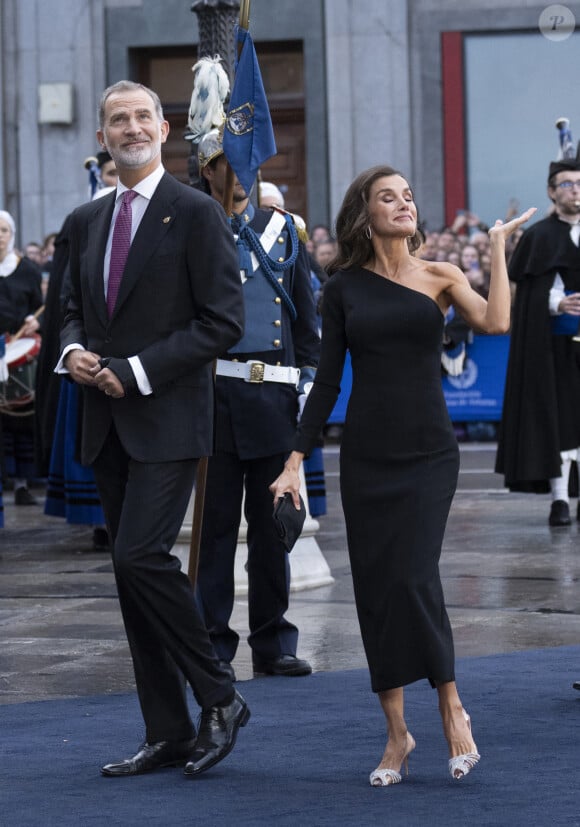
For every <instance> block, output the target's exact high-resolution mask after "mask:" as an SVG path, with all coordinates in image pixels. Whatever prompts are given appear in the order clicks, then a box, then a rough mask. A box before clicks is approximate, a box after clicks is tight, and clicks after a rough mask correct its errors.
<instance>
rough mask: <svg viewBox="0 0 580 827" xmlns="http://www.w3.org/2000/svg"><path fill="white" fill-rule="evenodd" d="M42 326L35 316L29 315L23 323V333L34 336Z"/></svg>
mask: <svg viewBox="0 0 580 827" xmlns="http://www.w3.org/2000/svg"><path fill="white" fill-rule="evenodd" d="M39 327H40V322H39V321H38V319H36V318H35V317H34V316H27V317H26V318H25V319H24V324H23V325H22V335H23V336H34V334H35V333H36V331H37V330H38V329H39Z"/></svg>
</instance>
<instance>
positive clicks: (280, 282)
mask: <svg viewBox="0 0 580 827" xmlns="http://www.w3.org/2000/svg"><path fill="white" fill-rule="evenodd" d="M283 282H284V278H283V277H282V276H280V278H279V279H278V284H282V283H283Z"/></svg>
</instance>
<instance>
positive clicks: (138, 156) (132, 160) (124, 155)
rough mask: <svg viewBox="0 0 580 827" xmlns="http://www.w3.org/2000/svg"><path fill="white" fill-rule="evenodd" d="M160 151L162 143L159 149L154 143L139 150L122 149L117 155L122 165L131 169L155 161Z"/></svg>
mask: <svg viewBox="0 0 580 827" xmlns="http://www.w3.org/2000/svg"><path fill="white" fill-rule="evenodd" d="M160 152H161V144H159V146H158V147H157V151H155V149H154V148H153V145H152V144H149V145H148V146H146V147H143V148H142V149H140V150H139V151H138V152H131V151H130V150H125V149H123V150H120V151H119V152H118V153H117V156H118V159H119V161H120V162H121V165H122V166H124V167H128V168H130V169H138V168H139V167H144V166H145V165H146V164H149V163H150V162H151V161H153V160H154V159H155V158H156V157H157V156H158V155H159V153H160ZM113 160H114V159H113Z"/></svg>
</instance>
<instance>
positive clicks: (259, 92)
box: [223, 26, 276, 193]
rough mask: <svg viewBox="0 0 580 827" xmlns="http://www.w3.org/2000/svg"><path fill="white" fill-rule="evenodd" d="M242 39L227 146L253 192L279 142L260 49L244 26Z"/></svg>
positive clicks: (230, 159) (242, 179)
mask: <svg viewBox="0 0 580 827" xmlns="http://www.w3.org/2000/svg"><path fill="white" fill-rule="evenodd" d="M238 42H239V43H240V44H242V50H241V54H240V56H239V59H238V61H237V64H236V67H235V76H234V84H233V88H232V93H231V96H230V103H229V107H228V112H227V116H226V124H225V129H224V137H223V147H224V153H225V156H226V158H227V159H228V162H229V164H230V166H231V168H232V169H233V171H234V172H235V174H236V176H237V178H238V181H239V182H240V184H241V185H242V187H243V188H244V190H245V191H246V193H249V192H250V190H251V189H252V186H253V184H254V181H255V180H256V175H257V174H258V169H259V168H260V166H261V165H262V164H263V163H264V161H267V160H268V158H271V157H272V155H275V154H276V142H275V140H274V130H273V129H272V119H271V118H270V109H269V108H268V101H267V100H266V93H265V91H264V84H263V83H262V76H261V74H260V67H259V65H258V58H257V57H256V50H255V49H254V44H253V42H252V38H251V37H250V33H249V32H248V31H247V29H243V28H242V27H241V26H240V27H239V28H238Z"/></svg>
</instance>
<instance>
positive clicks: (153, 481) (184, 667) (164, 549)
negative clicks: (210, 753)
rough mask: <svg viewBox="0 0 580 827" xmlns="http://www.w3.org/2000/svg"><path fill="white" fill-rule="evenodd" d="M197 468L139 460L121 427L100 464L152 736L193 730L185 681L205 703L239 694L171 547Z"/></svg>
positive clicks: (98, 476)
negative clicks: (126, 446) (221, 663)
mask: <svg viewBox="0 0 580 827" xmlns="http://www.w3.org/2000/svg"><path fill="white" fill-rule="evenodd" d="M113 404H115V403H113ZM196 468H197V460H194V459H188V460H180V461H176V462H155V463H143V462H137V461H135V460H134V459H132V458H131V457H130V456H128V455H127V453H126V452H125V450H124V449H123V446H122V444H121V442H120V440H119V438H118V436H117V433H116V431H115V429H114V426H113V427H112V428H111V431H110V432H109V435H108V437H107V439H106V441H105V444H104V446H103V448H102V450H101V452H100V454H99V455H98V457H97V459H96V460H95V462H94V464H93V470H94V474H95V480H96V483H97V487H98V489H99V494H100V497H101V502H102V504H103V510H104V512H105V517H106V520H107V527H108V530H109V532H110V536H111V544H112V549H113V551H112V554H113V567H114V572H115V579H116V583H117V590H118V593H119V602H120V606H121V612H122V615H123V621H124V624H125V630H126V633H127V639H128V641H129V647H130V650H131V655H132V658H133V666H134V670H135V680H136V684H137V691H138V695H139V701H140V705H141V711H142V714H143V718H144V720H145V725H146V738H147V741H148V742H149V743H152V742H155V741H163V740H180V739H186V738H190V737H192V735H193V733H194V727H193V724H192V722H191V717H190V714H189V710H188V704H187V698H186V694H185V683H186V681H187V683H189V684H190V686H191V688H192V690H193V694H194V696H195V699H196V701H197V703H198V704H199V706H200V707H202V708H207V707H210V706H214V705H215V704H218V703H222V702H225V701H227V700H229V699H230V698H231V697H232V696H233V685H232V683H231V681H230V680H229V678H228V677H227V675H225V674H224V672H223V671H222V669H221V668H220V666H219V663H218V660H217V658H216V655H215V650H214V648H213V646H212V644H211V641H210V638H209V635H208V633H207V630H206V628H205V626H204V623H203V620H202V618H201V616H200V613H199V610H198V608H197V603H196V601H195V596H194V591H193V588H192V585H191V582H190V580H189V578H188V577H187V575H186V574H185V573H184V572H182V571H181V563H180V561H179V559H178V558H177V557H175V556H174V555H173V554H172V553H171V549H172V547H173V545H174V543H175V540H176V539H177V535H178V533H179V529H180V527H181V525H182V523H183V518H184V516H185V512H186V509H187V505H188V502H189V498H190V496H191V490H192V487H193V483H194V479H195V472H196Z"/></svg>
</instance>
